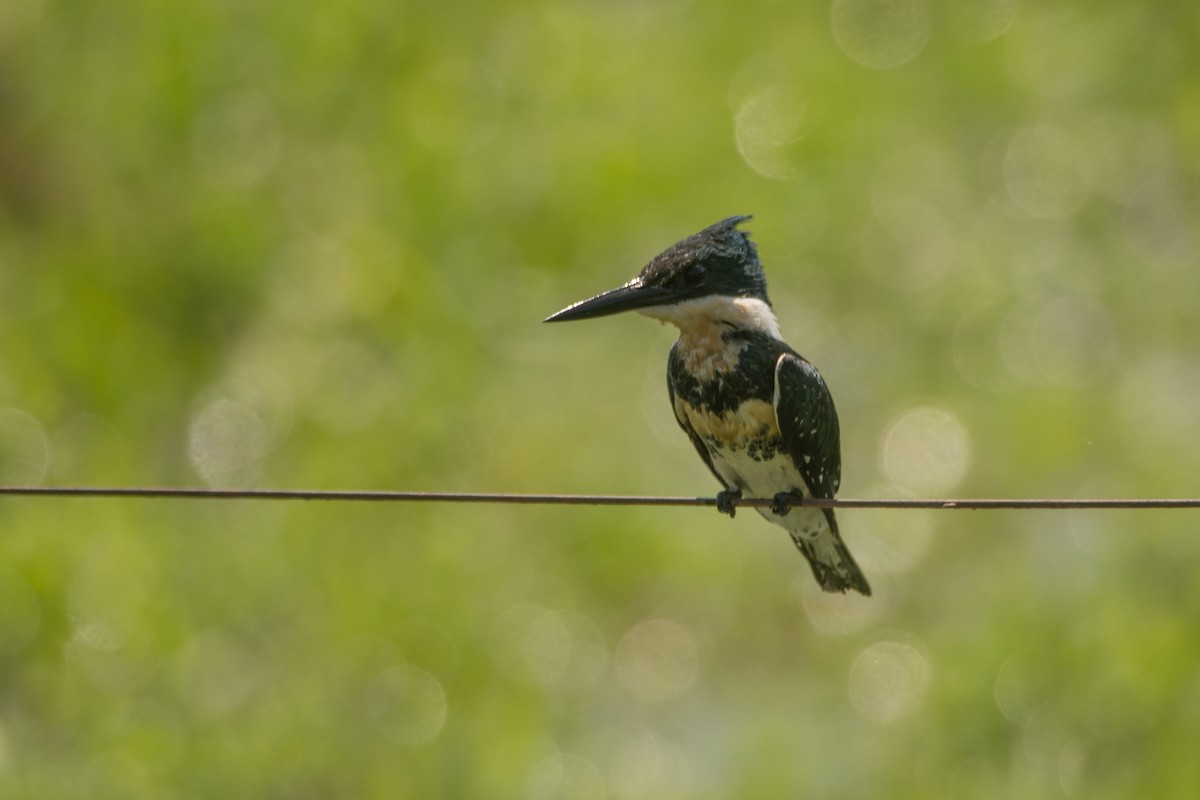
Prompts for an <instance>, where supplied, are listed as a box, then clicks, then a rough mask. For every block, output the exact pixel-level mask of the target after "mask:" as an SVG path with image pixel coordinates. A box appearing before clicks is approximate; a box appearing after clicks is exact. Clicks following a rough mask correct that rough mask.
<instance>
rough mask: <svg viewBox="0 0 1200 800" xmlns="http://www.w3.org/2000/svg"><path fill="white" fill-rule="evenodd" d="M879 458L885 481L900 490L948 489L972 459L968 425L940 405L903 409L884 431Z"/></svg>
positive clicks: (931, 491)
mask: <svg viewBox="0 0 1200 800" xmlns="http://www.w3.org/2000/svg"><path fill="white" fill-rule="evenodd" d="M882 462H883V471H884V473H885V474H886V475H887V478H888V481H890V482H891V484H892V485H893V486H895V487H897V488H898V489H901V490H902V491H905V492H909V493H910V494H913V495H922V494H935V493H940V492H948V491H950V490H952V489H954V488H955V487H956V486H958V484H959V483H961V482H962V480H963V478H965V477H966V474H967V468H968V467H969V466H970V463H971V445H970V440H969V438H968V435H967V429H966V427H965V426H964V425H963V423H962V422H961V421H959V419H958V417H957V416H955V415H954V414H952V413H950V412H949V411H946V410H945V409H942V408H932V407H927V408H916V409H913V410H911V411H906V412H904V413H903V414H901V415H900V416H898V417H897V418H896V419H895V420H893V421H892V423H891V424H890V425H889V426H888V429H887V432H886V433H885V434H884V435H883V447H882Z"/></svg>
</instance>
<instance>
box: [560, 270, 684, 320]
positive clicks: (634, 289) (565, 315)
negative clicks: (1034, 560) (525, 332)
mask: <svg viewBox="0 0 1200 800" xmlns="http://www.w3.org/2000/svg"><path fill="white" fill-rule="evenodd" d="M670 301H671V292H670V290H668V289H664V288H662V287H661V286H647V285H646V284H644V283H642V279H641V278H634V279H633V280H631V281H630V282H629V283H627V284H625V285H624V286H618V287H617V288H616V289H609V290H608V291H607V292H602V293H601V294H598V295H596V296H595V297H590V298H588V299H587V300H580V301H579V302H578V303H572V304H571V305H569V306H567V307H566V308H564V309H563V310H562V311H558V312H556V313H554V314H551V315H550V316H548V317H546V318H545V319H544V320H542V321H543V322H569V321H571V320H574V319H591V318H592V317H607V316H608V315H609V314H619V313H621V312H622V311H634V310H636V309H639V308H650V307H651V306H659V305H664V304H665V303H668V302H670Z"/></svg>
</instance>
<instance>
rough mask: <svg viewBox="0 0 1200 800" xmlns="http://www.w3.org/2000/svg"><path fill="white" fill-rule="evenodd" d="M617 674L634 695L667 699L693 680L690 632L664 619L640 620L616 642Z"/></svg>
mask: <svg viewBox="0 0 1200 800" xmlns="http://www.w3.org/2000/svg"><path fill="white" fill-rule="evenodd" d="M616 665H617V677H618V678H619V679H620V681H621V684H622V685H623V686H624V687H625V688H626V689H628V690H629V691H630V693H632V694H633V695H634V696H635V697H637V698H639V699H640V700H644V701H648V702H661V701H663V700H670V699H672V698H674V697H677V696H679V695H680V694H683V693H684V692H685V691H687V690H688V689H689V688H690V687H691V685H692V683H693V682H695V680H696V673H697V671H698V669H699V655H698V653H697V650H696V643H695V641H694V640H693V639H692V635H691V634H690V633H688V632H687V630H686V629H684V628H683V626H681V625H679V624H677V623H674V622H671V621H669V620H665V619H651V620H646V621H644V622H640V623H638V624H637V625H635V626H634V627H633V628H631V629H630V630H629V632H628V633H626V634H625V636H624V637H623V638H622V639H621V643H620V644H619V645H618V646H617V655H616Z"/></svg>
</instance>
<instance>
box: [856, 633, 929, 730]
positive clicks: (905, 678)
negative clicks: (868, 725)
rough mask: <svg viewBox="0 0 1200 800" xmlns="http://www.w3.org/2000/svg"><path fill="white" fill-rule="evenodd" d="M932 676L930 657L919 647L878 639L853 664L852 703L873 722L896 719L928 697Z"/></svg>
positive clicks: (882, 722) (884, 722)
mask: <svg viewBox="0 0 1200 800" xmlns="http://www.w3.org/2000/svg"><path fill="white" fill-rule="evenodd" d="M929 676H930V666H929V659H927V658H926V657H925V655H924V654H923V653H922V652H921V651H920V650H918V649H917V648H916V647H913V646H911V645H908V644H904V643H901V642H892V641H884V642H876V643H875V644H873V645H871V646H870V647H867V648H866V649H864V650H863V651H862V652H861V653H859V654H858V657H856V658H855V659H854V663H853V664H851V665H850V677H849V692H850V702H851V703H853V705H854V708H855V709H856V710H857V711H858V713H860V714H862V716H863V717H865V718H866V719H868V720H870V721H871V722H875V723H879V724H887V723H890V722H895V721H896V720H898V719H901V718H903V717H906V716H908V715H909V714H911V713H912V712H913V711H915V710H916V709H917V708H918V707H919V706H920V705H921V703H922V702H923V701H924V700H925V695H926V693H927V692H928V690H929Z"/></svg>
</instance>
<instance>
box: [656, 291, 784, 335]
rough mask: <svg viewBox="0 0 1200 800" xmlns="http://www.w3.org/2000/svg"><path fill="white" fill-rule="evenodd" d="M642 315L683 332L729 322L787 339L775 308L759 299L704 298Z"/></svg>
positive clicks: (660, 307)
mask: <svg viewBox="0 0 1200 800" xmlns="http://www.w3.org/2000/svg"><path fill="white" fill-rule="evenodd" d="M638 313H641V314H644V315H646V316H647V317H653V318H654V319H657V320H659V321H661V322H669V323H671V324H672V325H674V326H675V327H676V328H679V330H680V332H686V331H687V330H688V329H689V328H698V327H704V326H707V325H714V324H717V323H722V322H727V323H729V324H731V325H733V326H734V327H737V328H746V329H748V330H752V331H760V332H762V333H765V334H766V335H767V336H770V337H772V338H774V339H782V338H783V336H782V334H780V332H779V321H778V320H777V319H775V314H774V312H772V311H771V307H770V306H769V305H767V304H766V303H764V302H763V301H762V300H759V299H758V298H757V297H719V296H718V297H701V298H699V299H696V300H685V301H684V302H682V303H677V304H675V305H669V306H652V307H650V308H643V309H640V310H639V312H638Z"/></svg>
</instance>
